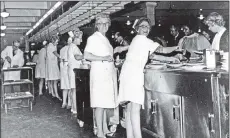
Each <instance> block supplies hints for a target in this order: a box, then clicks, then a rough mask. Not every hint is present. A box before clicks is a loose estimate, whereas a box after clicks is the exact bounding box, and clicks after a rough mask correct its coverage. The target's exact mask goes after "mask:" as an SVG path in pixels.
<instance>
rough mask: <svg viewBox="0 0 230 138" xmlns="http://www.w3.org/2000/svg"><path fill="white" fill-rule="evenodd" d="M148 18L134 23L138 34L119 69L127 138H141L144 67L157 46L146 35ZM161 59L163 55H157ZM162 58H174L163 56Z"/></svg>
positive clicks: (120, 92) (148, 30) (120, 94)
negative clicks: (125, 106)
mask: <svg viewBox="0 0 230 138" xmlns="http://www.w3.org/2000/svg"><path fill="white" fill-rule="evenodd" d="M150 24H151V23H150V20H149V19H148V18H141V19H139V20H138V22H137V23H136V25H135V29H136V31H137V32H138V34H137V35H136V36H135V37H134V38H133V40H132V42H131V44H130V46H129V47H128V46H126V48H128V53H127V54H126V59H125V62H124V64H123V66H122V69H121V74H120V85H119V98H118V99H119V102H120V103H124V102H129V103H128V104H127V113H126V121H125V122H126V134H127V138H141V137H142V135H141V127H140V109H141V106H142V105H143V104H144V95H145V93H144V87H143V86H144V73H143V71H144V67H145V64H146V62H147V60H148V55H149V52H150V53H153V52H154V51H155V50H156V49H157V48H158V46H159V44H158V43H156V42H153V41H152V40H150V39H149V38H147V35H148V34H149V32H150ZM157 57H159V59H161V58H162V57H163V56H157ZM162 59H163V60H169V61H170V60H172V61H174V60H176V61H177V62H178V59H176V58H170V57H164V58H162Z"/></svg>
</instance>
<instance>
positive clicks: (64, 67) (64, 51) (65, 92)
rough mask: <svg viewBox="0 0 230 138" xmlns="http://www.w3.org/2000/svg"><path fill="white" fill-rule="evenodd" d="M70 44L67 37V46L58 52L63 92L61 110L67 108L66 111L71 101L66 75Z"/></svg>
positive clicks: (67, 75)
mask: <svg viewBox="0 0 230 138" xmlns="http://www.w3.org/2000/svg"><path fill="white" fill-rule="evenodd" d="M71 43H72V37H69V38H68V40H67V45H66V46H64V47H63V48H62V49H61V50H60V58H61V62H60V74H61V89H62V92H63V98H62V99H63V101H62V108H66V107H67V109H69V108H70V107H71V100H70V96H69V95H70V82H69V73H68V49H69V46H70V44H71ZM67 98H68V106H67Z"/></svg>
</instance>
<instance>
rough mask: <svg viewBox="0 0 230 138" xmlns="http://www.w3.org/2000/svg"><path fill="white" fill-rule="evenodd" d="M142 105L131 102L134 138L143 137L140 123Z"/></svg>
mask: <svg viewBox="0 0 230 138" xmlns="http://www.w3.org/2000/svg"><path fill="white" fill-rule="evenodd" d="M140 110H141V105H140V104H137V103H133V102H131V116H130V117H131V123H132V127H133V134H134V138H142V135H141V124H140Z"/></svg>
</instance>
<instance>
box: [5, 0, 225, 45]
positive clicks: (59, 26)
mask: <svg viewBox="0 0 230 138" xmlns="http://www.w3.org/2000/svg"><path fill="white" fill-rule="evenodd" d="M56 2H57V1H46V2H32V1H31V2H29V1H24V2H12V1H7V2H4V3H3V2H1V9H4V6H5V8H6V11H7V12H9V13H10V16H9V17H8V18H5V19H3V20H2V22H3V23H4V24H5V25H6V26H7V29H6V30H5V31H4V32H5V33H6V36H5V39H7V40H8V44H10V43H11V42H12V41H13V40H19V39H20V38H21V37H23V36H24V35H25V34H26V32H28V30H29V29H31V28H32V27H33V26H34V25H35V24H36V22H37V21H38V20H39V19H40V18H41V17H42V16H43V15H44V14H45V13H46V12H47V11H48V10H49V9H51V8H52V7H53V6H54V5H55V3H56ZM130 2H131V1H100V0H97V1H80V2H75V3H74V4H73V6H71V7H70V8H68V9H67V10H65V12H64V13H63V12H61V13H60V15H58V17H57V18H56V19H54V20H51V21H50V22H47V24H45V25H42V26H39V27H38V28H37V29H35V30H36V31H33V32H32V33H31V34H30V35H29V37H30V38H29V40H30V41H41V40H42V39H45V38H46V37H47V36H50V35H52V34H55V33H57V32H59V33H65V32H67V31H69V30H71V29H73V28H75V27H81V26H83V25H85V24H89V23H91V22H92V20H93V19H94V18H95V15H97V14H99V13H109V14H111V15H113V20H116V21H118V22H121V23H122V22H125V21H126V20H127V16H129V18H130V20H131V21H132V20H135V19H136V18H140V17H142V16H143V7H142V6H138V4H139V5H141V4H140V3H141V2H140V3H139V2H133V3H132V4H134V5H136V6H133V5H132V4H131V6H129V7H124V6H126V5H127V4H130ZM66 3H71V2H63V3H62V4H63V5H64V4H66ZM63 5H62V6H63ZM170 7H171V9H172V11H169V9H170ZM199 9H203V14H204V16H207V15H208V14H209V13H210V12H213V11H217V12H219V13H220V14H222V15H224V17H225V18H226V19H227V21H228V18H229V2H226V1H225V2H217V1H216V2H215V1H201V2H200V1H186V2H181V1H171V2H169V1H158V2H157V6H156V9H155V19H156V21H159V20H161V21H162V22H164V21H166V22H167V21H169V20H168V19H171V20H170V22H171V21H174V20H180V16H187V15H190V14H193V15H197V14H198V12H199ZM55 14H59V13H55Z"/></svg>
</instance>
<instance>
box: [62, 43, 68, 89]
mask: <svg viewBox="0 0 230 138" xmlns="http://www.w3.org/2000/svg"><path fill="white" fill-rule="evenodd" d="M68 49H69V46H65V47H63V48H62V49H61V50H60V58H61V59H62V60H61V62H60V76H61V89H70V80H69V73H68V52H67V51H68ZM63 60H64V62H63Z"/></svg>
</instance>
